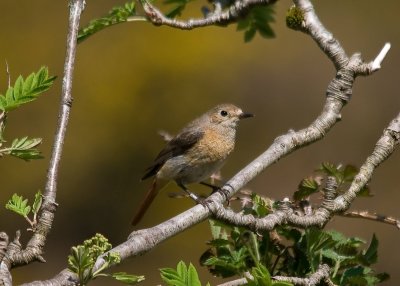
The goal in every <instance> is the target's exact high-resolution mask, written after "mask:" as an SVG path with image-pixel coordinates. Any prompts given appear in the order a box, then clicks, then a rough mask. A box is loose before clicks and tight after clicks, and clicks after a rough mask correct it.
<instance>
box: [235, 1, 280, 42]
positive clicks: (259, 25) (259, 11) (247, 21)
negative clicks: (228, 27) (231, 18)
mask: <svg viewBox="0 0 400 286" xmlns="http://www.w3.org/2000/svg"><path fill="white" fill-rule="evenodd" d="M274 13H275V12H274V9H273V7H272V6H271V5H269V6H255V7H253V8H251V10H250V11H249V12H248V13H247V15H246V17H245V18H243V19H240V20H239V21H238V26H237V30H245V33H244V41H245V42H246V43H247V42H249V41H251V40H252V39H253V38H254V36H255V34H256V32H258V33H259V34H260V35H261V36H262V37H263V38H273V37H275V34H274V31H273V30H272V28H271V26H270V24H271V23H272V22H274V16H273V15H274Z"/></svg>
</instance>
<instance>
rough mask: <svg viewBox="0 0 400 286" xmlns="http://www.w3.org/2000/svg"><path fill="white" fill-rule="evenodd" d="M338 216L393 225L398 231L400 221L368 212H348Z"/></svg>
mask: <svg viewBox="0 0 400 286" xmlns="http://www.w3.org/2000/svg"><path fill="white" fill-rule="evenodd" d="M339 215H340V216H343V217H350V218H363V219H368V220H372V221H377V222H383V223H386V224H390V225H394V226H395V227H397V228H398V229H400V220H398V219H396V218H394V217H390V216H386V215H381V214H377V213H370V212H369V211H350V212H345V213H343V214H339Z"/></svg>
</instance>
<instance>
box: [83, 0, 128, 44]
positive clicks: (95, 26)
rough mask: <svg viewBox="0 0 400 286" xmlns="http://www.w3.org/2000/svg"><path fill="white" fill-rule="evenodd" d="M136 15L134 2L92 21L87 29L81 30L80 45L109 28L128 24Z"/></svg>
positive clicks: (115, 8)
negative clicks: (130, 18)
mask: <svg viewBox="0 0 400 286" xmlns="http://www.w3.org/2000/svg"><path fill="white" fill-rule="evenodd" d="M135 13H136V9H135V2H133V1H130V2H127V3H125V5H124V6H119V7H114V8H112V9H111V10H110V11H109V12H108V15H107V16H104V17H102V18H99V19H94V20H92V21H90V22H89V24H88V25H87V26H86V27H83V28H81V29H80V30H79V33H78V43H80V42H82V41H83V40H85V39H87V38H88V37H90V36H92V35H93V34H95V33H97V32H99V31H101V30H103V29H105V28H107V27H110V26H113V25H115V24H119V23H122V22H126V21H127V20H128V18H129V17H131V16H134V15H135Z"/></svg>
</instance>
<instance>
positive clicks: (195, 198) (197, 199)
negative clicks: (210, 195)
mask: <svg viewBox="0 0 400 286" xmlns="http://www.w3.org/2000/svg"><path fill="white" fill-rule="evenodd" d="M177 184H178V186H179V187H180V188H181V189H182V190H183V191H184V192H185V193H186V194H188V196H189V197H190V198H191V199H192V200H194V201H195V202H196V203H201V202H202V199H201V198H199V196H198V195H196V194H194V193H192V192H191V191H189V190H188V189H187V188H186V187H185V185H183V184H182V183H178V182H177Z"/></svg>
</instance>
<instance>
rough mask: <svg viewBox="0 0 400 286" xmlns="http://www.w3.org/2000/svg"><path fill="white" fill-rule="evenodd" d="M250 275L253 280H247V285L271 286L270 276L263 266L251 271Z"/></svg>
mask: <svg viewBox="0 0 400 286" xmlns="http://www.w3.org/2000/svg"><path fill="white" fill-rule="evenodd" d="M251 275H252V276H253V279H249V278H246V279H247V282H248V285H252V286H272V280H271V275H270V274H269V272H268V270H267V268H265V266H263V265H261V264H260V265H258V266H257V267H253V268H252V269H251Z"/></svg>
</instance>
